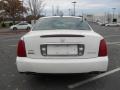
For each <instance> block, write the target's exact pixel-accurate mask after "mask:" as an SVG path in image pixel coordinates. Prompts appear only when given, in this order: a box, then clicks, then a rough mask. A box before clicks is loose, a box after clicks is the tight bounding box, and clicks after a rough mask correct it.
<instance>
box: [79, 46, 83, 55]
mask: <svg viewBox="0 0 120 90" xmlns="http://www.w3.org/2000/svg"><path fill="white" fill-rule="evenodd" d="M83 54H84V45H78V55H79V56H82V55H83Z"/></svg>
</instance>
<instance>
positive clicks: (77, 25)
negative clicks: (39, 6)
mask: <svg viewBox="0 0 120 90" xmlns="http://www.w3.org/2000/svg"><path fill="white" fill-rule="evenodd" d="M58 29H61V30H63V29H67V30H90V27H89V25H88V23H87V22H86V21H82V20H81V19H80V18H73V17H53V18H44V19H40V20H39V21H38V22H37V23H36V24H35V25H34V26H33V30H58Z"/></svg>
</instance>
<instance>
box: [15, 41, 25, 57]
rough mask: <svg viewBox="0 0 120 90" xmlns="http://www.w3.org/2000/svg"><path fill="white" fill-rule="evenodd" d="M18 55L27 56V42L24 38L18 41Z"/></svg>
mask: <svg viewBox="0 0 120 90" xmlns="http://www.w3.org/2000/svg"><path fill="white" fill-rule="evenodd" d="M17 56H18V57H26V50H25V42H24V41H23V40H20V41H19V42H18V48H17Z"/></svg>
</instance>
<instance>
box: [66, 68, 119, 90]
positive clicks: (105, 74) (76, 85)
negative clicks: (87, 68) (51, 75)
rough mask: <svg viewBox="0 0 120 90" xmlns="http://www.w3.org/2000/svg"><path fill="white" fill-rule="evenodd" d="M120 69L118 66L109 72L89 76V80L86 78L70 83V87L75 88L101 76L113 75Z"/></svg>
mask: <svg viewBox="0 0 120 90" xmlns="http://www.w3.org/2000/svg"><path fill="white" fill-rule="evenodd" d="M118 71H120V67H119V68H116V69H114V70H111V71H108V72H106V73H103V74H100V75H97V76H95V77H92V78H89V79H87V80H85V81H82V82H77V83H75V84H71V85H68V88H70V89H73V88H76V87H79V86H81V85H83V84H86V83H89V82H92V81H95V80H97V79H99V78H102V77H105V76H108V75H111V74H113V73H115V72H118Z"/></svg>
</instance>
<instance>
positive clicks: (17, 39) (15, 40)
mask: <svg viewBox="0 0 120 90" xmlns="http://www.w3.org/2000/svg"><path fill="white" fill-rule="evenodd" d="M16 40H17V41H18V40H19V39H6V40H3V41H4V42H7V41H16Z"/></svg>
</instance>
